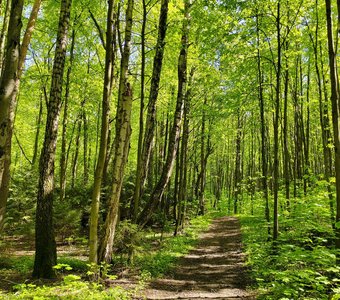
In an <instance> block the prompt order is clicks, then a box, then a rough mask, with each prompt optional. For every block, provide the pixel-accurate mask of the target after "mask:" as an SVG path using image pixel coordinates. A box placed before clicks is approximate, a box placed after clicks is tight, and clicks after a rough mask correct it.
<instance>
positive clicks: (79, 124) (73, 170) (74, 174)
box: [71, 116, 82, 189]
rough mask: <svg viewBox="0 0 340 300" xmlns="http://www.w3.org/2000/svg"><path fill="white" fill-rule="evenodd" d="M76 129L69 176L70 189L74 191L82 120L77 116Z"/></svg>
mask: <svg viewBox="0 0 340 300" xmlns="http://www.w3.org/2000/svg"><path fill="white" fill-rule="evenodd" d="M77 119H78V124H77V125H78V128H77V135H76V144H75V147H76V148H75V152H74V155H73V160H72V176H71V188H72V189H74V185H75V180H76V178H77V167H78V156H79V144H80V134H81V123H82V118H81V116H78V118H77Z"/></svg>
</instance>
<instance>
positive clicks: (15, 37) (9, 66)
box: [0, 0, 24, 233]
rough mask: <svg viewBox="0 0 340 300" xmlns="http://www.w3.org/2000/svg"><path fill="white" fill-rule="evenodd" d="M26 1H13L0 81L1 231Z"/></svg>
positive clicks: (7, 189) (7, 184)
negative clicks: (22, 16)
mask: <svg viewBox="0 0 340 300" xmlns="http://www.w3.org/2000/svg"><path fill="white" fill-rule="evenodd" d="M23 4H24V1H23V0H18V1H13V3H12V7H11V15H10V18H9V25H8V33H7V46H6V57H5V61H4V66H3V75H2V76H1V82H0V233H1V231H2V229H3V225H4V222H5V211H6V203H7V198H8V191H9V181H10V176H9V175H10V174H9V168H10V164H11V136H12V131H13V120H14V112H15V111H14V106H13V100H14V99H16V96H17V93H18V88H19V85H18V83H19V80H18V78H19V77H18V76H19V74H18V65H19V55H20V54H19V53H20V33H21V27H22V22H21V15H22V10H23Z"/></svg>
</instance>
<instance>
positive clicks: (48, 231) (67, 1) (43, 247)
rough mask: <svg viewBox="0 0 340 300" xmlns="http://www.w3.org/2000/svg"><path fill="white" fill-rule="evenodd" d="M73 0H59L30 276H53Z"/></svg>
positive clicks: (55, 257)
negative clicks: (56, 191)
mask: <svg viewBox="0 0 340 300" xmlns="http://www.w3.org/2000/svg"><path fill="white" fill-rule="evenodd" d="M71 3H72V0H62V1H61V9H60V16H59V26H58V34H57V44H56V49H55V57H54V63H53V70H52V81H51V89H50V98H49V103H48V109H47V120H46V128H45V138H44V145H43V148H42V152H41V156H40V164H39V175H40V176H39V184H38V197H37V209H36V225H35V230H36V232H35V245H36V251H35V260H34V270H33V277H36V278H52V277H54V276H55V271H54V270H53V268H52V267H53V266H54V265H55V264H56V263H57V252H56V243H55V237H54V225H53V193H54V162H55V152H56V146H57V136H58V123H59V114H60V109H61V96H62V83H63V74H64V66H65V58H66V48H67V33H68V27H69V23H70V11H71Z"/></svg>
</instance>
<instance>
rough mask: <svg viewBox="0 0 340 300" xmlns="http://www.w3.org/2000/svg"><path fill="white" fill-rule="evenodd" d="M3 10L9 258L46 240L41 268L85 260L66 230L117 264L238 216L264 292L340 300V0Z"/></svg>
mask: <svg viewBox="0 0 340 300" xmlns="http://www.w3.org/2000/svg"><path fill="white" fill-rule="evenodd" d="M0 16H1V18H0V71H1V72H0V73H1V81H0V234H1V240H0V249H3V250H4V251H3V253H0V267H1V268H2V269H6V263H5V261H6V260H7V259H8V260H9V259H10V258H11V257H10V256H11V255H10V253H7V252H6V251H5V249H6V247H8V244H9V243H10V241H12V240H13V238H15V239H19V240H34V239H35V244H34V245H35V248H34V249H35V255H34V258H32V256H31V257H30V259H31V260H30V262H31V263H30V264H29V267H28V270H26V273H25V274H26V275H25V276H26V278H31V276H32V277H33V278H34V279H37V278H38V279H39V278H43V279H48V278H55V277H58V276H59V275H60V272H59V271H58V270H60V268H63V266H65V265H66V266H67V267H66V270H68V268H71V267H69V265H68V264H64V265H62V264H60V263H59V254H58V256H57V245H62V244H64V243H72V244H73V245H76V246H77V245H78V246H79V247H80V246H84V247H85V248H86V251H87V252H86V253H87V254H86V256H87V260H88V261H89V262H90V266H92V267H91V268H92V269H93V268H94V267H93V266H109V267H107V268H109V269H110V270H111V271H112V274H115V270H116V269H115V265H114V262H117V259H118V258H117V257H122V253H124V255H123V256H124V257H125V258H126V262H125V263H126V264H127V265H130V266H133V265H134V264H137V265H138V261H139V259H140V258H139V257H140V256H141V255H142V254H143V252H145V251H144V250H143V249H144V248H143V245H144V244H147V243H148V241H145V240H144V238H145V236H146V235H147V234H146V232H149V233H150V230H152V231H155V232H158V233H159V232H161V237H160V241H161V243H162V239H163V238H165V237H169V239H170V236H172V235H174V236H175V237H176V236H185V234H186V228H191V227H190V226H192V224H193V223H194V221H192V220H197V217H198V216H199V217H198V219H199V220H201V221H202V220H203V219H204V218H205V217H206V218H211V217H212V214H220V215H227V214H228V215H232V214H235V215H238V216H239V218H240V220H241V223H242V230H243V237H244V245H245V251H246V253H247V255H248V265H249V266H250V268H251V273H252V277H253V280H254V287H255V288H256V289H257V293H258V295H259V298H261V297H262V299H330V298H329V297H330V295H331V297H332V298H331V299H340V285H339V282H340V276H339V274H340V266H339V264H338V263H339V261H340V252H339V248H340V90H339V78H338V74H337V57H338V46H339V37H340V31H339V29H338V24H339V22H340V3H339V1H337V2H336V3H335V1H331V0H325V1H323V0H313V1H312V0H294V1H293V0H272V1H263V0H248V1H246V0H217V1H210V0H180V1H178V0H176V1H175V0H139V1H134V0H116V1H114V0H107V1H104V0H98V1H90V0H73V1H72V0H60V1H42V0H34V1H33V0H29V1H28V0H26V1H24V0H7V1H6V0H4V1H0ZM202 222H203V221H202ZM141 233H143V234H141ZM170 243H172V242H171V241H170ZM173 243H174V242H173ZM184 244H185V242H184ZM20 245H21V244H18V246H17V247H20ZM117 245H118V246H117ZM144 246H145V245H144ZM12 262H13V263H15V260H13V261H12ZM163 263H165V262H162V264H163ZM69 264H72V263H70V262H69ZM2 265H4V266H2ZM55 266H57V267H55ZM112 266H113V267H112ZM158 267H159V266H158ZM158 267H157V268H158ZM10 268H14V267H13V265H12V266H11V267H9V269H10ZM105 268H106V267H105ZM92 269H91V270H92ZM99 269H100V267H98V269H96V270H97V271H93V270H92V271H91V272H90V273H89V274H90V275H89V276H88V277H89V281H91V280H93V278H94V277H96V279H95V280H98V278H97V277H99V276H100V274H102V273H103V270H102V271H98V270H99ZM105 270H106V269H105ZM65 272H66V271H65ZM105 272H106V271H105ZM105 272H104V273H105ZM85 273H86V272H85ZM151 275H152V276H154V274H153V273H152V272H151ZM155 276H156V275H155ZM82 278H83V277H82ZM24 281H25V279H23V280H22V282H24ZM16 283H19V282H16ZM78 284H80V283H78ZM76 288H77V286H76ZM26 289H29V287H27V286H25V287H24V288H23V287H21V291H23V292H22V295H24V294H25V293H26V292H27V290H26ZM31 292H32V293H33V291H31ZM45 292H46V291H45ZM102 293H105V289H104V291H102ZM8 295H9V296H8V297H10V294H8ZM17 296H18V295H17ZM0 297H1V293H0ZM18 297H19V296H18ZM23 297H25V296H23ZM103 297H104V296H103ZM112 297H113V296H112ZM119 297H121V298H122V296H119ZM80 298H81V296H80ZM23 299H26V298H23ZM72 299H74V298H72ZM108 299H112V298H108ZM122 299H123V298H122Z"/></svg>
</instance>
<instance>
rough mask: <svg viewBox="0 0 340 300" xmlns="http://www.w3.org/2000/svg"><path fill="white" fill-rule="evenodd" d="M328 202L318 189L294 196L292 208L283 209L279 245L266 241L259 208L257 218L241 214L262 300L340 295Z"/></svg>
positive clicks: (339, 270)
mask: <svg viewBox="0 0 340 300" xmlns="http://www.w3.org/2000/svg"><path fill="white" fill-rule="evenodd" d="M280 200H281V202H280V203H284V200H283V199H280ZM327 200H328V199H327V197H325V196H323V195H322V194H318V193H315V195H312V196H308V197H300V198H296V199H294V200H292V201H291V203H290V207H289V209H288V208H286V209H284V208H282V207H281V215H280V217H279V228H280V234H279V238H278V240H277V242H276V243H273V241H272V240H271V238H269V239H268V227H267V223H266V222H265V221H264V217H263V215H260V210H258V211H257V212H256V211H255V215H254V216H246V215H243V216H241V223H242V232H243V241H244V244H245V248H246V252H247V257H248V258H247V259H248V264H249V266H250V267H251V270H252V275H253V279H254V281H256V283H257V286H256V287H255V288H257V289H258V291H259V296H258V299H273V300H279V299H281V300H288V299H310V300H311V299H318V300H321V299H332V300H336V299H340V266H337V265H336V251H335V247H334V233H333V230H332V227H331V226H330V218H329V208H328V203H327ZM262 201H263V200H262ZM270 225H272V224H270Z"/></svg>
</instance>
